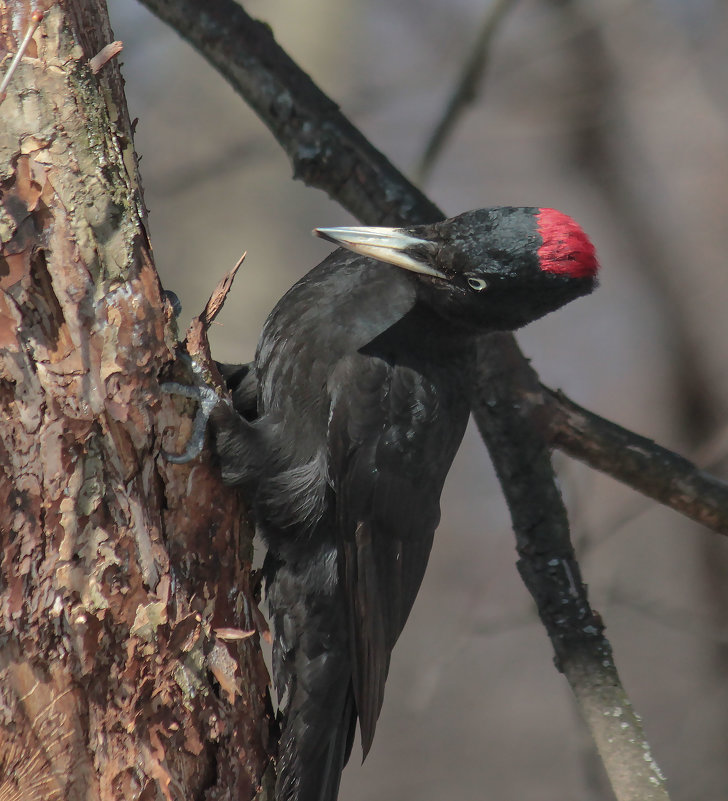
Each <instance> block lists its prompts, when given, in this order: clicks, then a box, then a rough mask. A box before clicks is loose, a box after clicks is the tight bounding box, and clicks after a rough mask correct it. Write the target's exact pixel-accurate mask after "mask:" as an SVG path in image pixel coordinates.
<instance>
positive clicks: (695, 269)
mask: <svg viewBox="0 0 728 801" xmlns="http://www.w3.org/2000/svg"><path fill="white" fill-rule="evenodd" d="M109 6H110V12H111V16H112V24H113V26H114V30H115V34H116V37H117V38H119V39H122V40H123V42H124V51H123V53H122V55H121V59H122V61H123V64H124V66H123V73H124V76H125V78H126V82H127V86H126V88H127V97H128V101H129V108H130V112H131V116H132V118H134V117H138V118H139V122H138V126H137V129H136V146H137V151H138V152H139V154H140V155H141V156H142V162H141V171H142V177H143V181H144V186H145V193H146V201H147V205H148V207H149V209H150V226H151V234H152V241H153V243H154V250H155V255H156V261H157V266H158V269H159V272H160V274H161V276H162V281H163V283H164V285H165V286H166V287H167V288H170V289H173V290H174V291H175V292H177V294H178V295H179V297H180V299H181V301H182V305H183V313H182V319H181V322H182V324H183V326H186V324H187V322H188V321H189V319H190V318H191V317H192V316H194V315H195V314H197V313H198V312H199V311H200V310H201V309H202V307H203V305H204V303H205V301H206V300H207V298H208V296H209V294H210V292H211V290H212V289H213V287H214V285H215V283H216V282H217V280H218V279H219V278H220V277H221V276H222V274H223V273H224V272H225V271H226V270H227V269H229V268H230V267H231V266H232V265H233V264H234V262H235V261H236V260H237V258H238V256H239V255H240V254H241V253H242V251H244V250H247V251H248V257H247V260H246V262H245V265H244V267H243V268H242V271H241V273H240V274H239V277H238V279H237V282H236V284H235V287H234V289H233V292H232V294H231V296H230V298H229V299H228V302H227V305H226V307H225V309H224V311H223V313H222V314H221V316H220V318H219V321H220V322H219V324H218V325H216V326H215V327H214V329H213V331H212V337H211V339H212V343H213V353H214V354H215V356H216V357H217V358H218V359H220V360H223V361H247V360H249V359H251V358H252V356H253V353H254V349H255V343H256V340H257V335H258V332H259V330H260V328H261V326H262V323H263V321H264V319H265V317H266V315H267V313H268V311H269V310H270V309H271V308H272V306H273V305H274V303H275V302H276V300H277V299H278V298H279V297H280V295H281V294H282V293H283V292H284V291H285V290H286V289H287V288H288V287H289V286H290V285H291V284H292V283H293V282H294V281H295V280H296V279H297V278H299V277H300V276H301V275H303V273H305V272H306V271H307V270H308V269H310V268H311V267H312V266H313V265H314V264H316V263H317V262H318V261H320V260H321V259H322V258H323V257H324V256H325V255H326V253H327V252H328V251H329V249H330V248H329V246H328V245H327V244H326V243H324V242H322V241H320V240H315V239H313V238H312V237H311V236H310V234H309V232H310V229H311V228H313V227H314V226H333V225H341V224H346V223H350V222H352V220H351V219H350V218H349V217H348V215H347V214H346V213H345V212H343V211H342V210H341V209H339V208H338V207H337V206H336V205H335V204H333V203H332V202H331V201H329V200H328V198H326V197H325V196H324V195H323V194H322V193H320V192H319V191H317V190H313V189H307V188H306V187H304V186H303V185H302V184H300V183H298V182H294V181H293V180H292V177H291V169H290V166H289V164H288V162H287V160H286V158H285V156H284V155H283V153H282V151H281V150H280V149H279V147H278V145H277V144H276V143H275V141H274V140H273V139H272V137H271V136H270V135H269V134H268V132H267V130H266V129H265V128H264V127H263V125H262V124H261V123H260V122H259V121H258V119H257V118H256V117H255V116H254V114H253V113H252V112H251V111H250V110H249V109H248V108H247V107H246V106H245V105H244V103H243V102H242V101H241V100H240V99H239V98H238V97H237V96H236V95H235V94H234V93H233V92H232V90H231V89H229V88H228V86H227V85H226V84H225V83H224V82H223V81H222V79H221V78H219V77H218V75H217V74H216V73H215V72H214V71H213V70H212V69H211V68H209V67H208V66H207V64H206V63H205V62H204V61H203V60H202V59H201V58H200V57H199V56H198V55H197V54H196V53H195V52H193V51H192V50H191V49H190V48H189V47H188V46H187V45H186V44H185V43H184V42H182V40H180V39H179V38H178V37H177V35H176V34H175V33H174V32H173V31H171V30H169V29H167V28H166V27H165V26H164V25H163V24H162V23H160V22H159V21H157V20H156V19H155V18H154V17H152V16H151V15H150V14H149V13H148V12H147V11H146V10H145V9H144V8H143V7H141V6H140V5H138V4H137V3H136V2H134V0H110V2H109ZM505 6H507V10H506V13H505V14H504V15H503V18H502V20H501V22H500V24H499V25H498V28H497V31H496V35H495V36H494V38H493V41H492V46H491V47H490V50H489V58H488V61H487V72H486V74H485V76H484V80H483V83H482V85H481V87H480V92H479V95H478V98H477V100H476V101H475V103H474V104H473V105H472V106H470V107H469V108H468V110H467V111H466V112H465V114H464V115H463V117H462V119H461V120H460V121H459V123H458V124H457V126H456V129H455V131H454V135H453V137H452V139H450V140H449V141H448V142H447V144H446V146H445V147H444V149H443V152H442V153H441V156H440V157H439V159H438V160H437V162H436V163H435V165H434V168H433V170H432V172H431V174H430V175H429V176H428V177H427V178H426V179H425V178H423V179H422V182H423V183H422V185H423V188H424V189H425V191H426V192H427V193H428V194H429V195H430V196H431V197H432V199H433V200H434V201H435V202H436V203H438V204H439V205H440V206H441V208H443V209H444V210H445V211H446V212H447V213H448V214H456V213H458V212H461V211H465V210H467V209H470V208H475V207H479V206H486V205H508V204H512V205H535V206H555V207H557V208H559V209H562V210H563V211H566V212H568V213H570V214H572V215H573V216H575V217H576V218H577V219H578V220H579V221H580V223H581V224H582V225H583V226H584V228H585V229H586V230H587V231H588V232H589V234H590V235H591V237H592V239H593V241H594V242H595V244H596V246H597V250H598V252H599V254H600V260H601V263H602V283H601V288H600V289H599V290H598V291H597V292H596V293H595V294H594V295H592V296H590V297H588V298H586V299H582V300H579V301H578V302H576V303H574V304H572V305H570V306H568V307H567V308H565V309H564V310H563V311H560V312H559V313H558V314H555V315H552V316H551V317H548V318H546V319H545V320H542V321H540V322H538V323H535V324H534V325H532V326H531V327H529V328H528V329H527V330H525V331H523V332H521V333H519V335H518V339H519V341H520V343H521V346H522V348H523V350H524V351H525V353H526V355H527V356H528V357H529V358H531V359H532V360H533V363H534V365H535V367H536V369H537V370H538V371H539V373H540V375H541V377H542V379H543V380H544V381H545V382H546V383H547V384H549V385H550V386H552V387H558V388H561V389H563V390H564V391H565V392H566V393H567V394H568V395H570V396H571V397H572V398H573V399H574V400H576V401H577V402H578V403H580V404H583V405H585V406H587V407H588V408H590V409H592V410H594V411H596V412H598V413H600V414H602V415H604V416H606V417H608V418H610V419H612V420H615V421H617V422H618V423H620V424H622V425H625V426H627V427H628V428H631V429H633V430H635V431H637V432H639V433H641V434H644V435H647V436H649V437H652V438H654V439H655V440H657V441H658V442H660V443H661V444H663V445H666V446H668V447H671V448H674V449H676V450H679V451H680V452H682V453H684V454H686V455H688V456H689V457H690V458H694V459H696V460H698V461H699V463H700V464H702V465H705V466H708V467H709V468H710V469H711V470H712V471H714V472H716V473H717V474H718V475H721V476H723V477H726V475H727V472H728V466H727V463H726V461H725V456H726V454H727V453H728V437H727V436H726V434H727V431H726V428H725V414H724V410H725V408H726V399H727V398H728V370H727V369H726V368H727V367H728V351H727V349H726V347H725V340H726V334H727V333H728V319H727V314H726V307H727V306H728V265H727V257H726V248H728V235H727V233H728V209H727V207H726V199H725V198H726V187H727V186H728V80H727V79H728V10H727V9H726V6H725V4H724V3H720V2H718V0H652V1H651V2H650V1H649V0H607V1H605V2H600V3H598V2H596V0H592V2H589V0H583V1H580V0H571V2H566V1H564V2H556V1H555V0H519V2H511V3H510V4H508V3H506V4H505ZM245 7H246V9H247V10H248V12H249V13H251V14H252V15H254V16H257V17H260V18H262V19H264V20H266V21H268V22H269V23H270V24H271V26H272V27H273V30H274V31H275V33H276V36H277V38H278V41H279V42H280V43H281V44H282V46H283V47H284V48H286V49H287V50H288V51H289V53H290V54H291V55H292V56H293V57H294V58H295V59H296V60H297V61H298V62H299V63H300V64H301V65H302V66H303V68H304V69H306V70H307V71H308V72H309V73H310V74H311V75H312V77H313V78H314V80H316V81H317V82H318V83H319V84H320V85H321V87H322V88H323V89H324V90H325V91H326V92H327V93H329V94H330V95H331V96H332V97H333V98H334V99H335V100H336V101H337V102H338V103H339V104H340V105H341V106H342V108H343V110H344V112H345V113H346V114H347V115H348V116H349V117H350V118H351V119H352V120H353V121H354V122H355V123H356V124H357V125H358V126H360V127H361V129H362V130H363V132H364V133H365V134H366V135H367V136H368V137H369V138H370V139H371V140H372V141H373V142H374V144H375V145H376V146H377V147H378V148H380V149H381V150H382V151H384V153H386V154H387V155H388V156H389V157H390V159H391V160H392V161H394V163H395V164H397V165H398V166H399V167H400V168H401V169H403V170H404V171H405V172H406V173H408V174H410V175H414V174H415V173H416V169H417V164H418V162H419V160H420V157H421V155H422V152H423V149H424V147H425V144H426V142H427V139H428V136H429V135H430V133H431V131H432V129H433V127H434V125H435V123H436V121H437V120H438V118H439V117H440V116H441V114H442V112H443V109H444V107H445V105H446V103H447V99H448V97H449V96H450V94H451V92H452V91H453V87H454V84H455V82H456V80H457V77H458V75H459V74H460V72H461V70H462V65H463V62H464V60H465V58H466V56H467V53H468V51H469V49H470V47H471V46H472V44H473V42H474V41H475V39H476V37H477V33H478V30H479V28H480V26H481V25H483V24H484V20H485V19H486V18H487V16H488V15H489V14H492V13H493V10H492V7H490V6H489V4H488V3H487V2H479V1H478V0H403V1H402V2H399V3H390V2H385V0H369V2H366V3H363V2H354V0H309V2H307V3H305V4H302V3H296V2H291V0H248V2H246V3H245ZM555 461H556V463H557V467H558V471H559V476H560V481H561V486H562V489H563V492H564V494H565V496H566V500H567V503H568V506H569V510H570V514H571V518H572V522H573V534H574V539H575V542H576V545H577V549H578V553H579V557H580V559H581V563H582V568H583V572H584V577H585V580H586V581H587V582H588V584H589V589H590V594H591V599H592V603H593V605H594V606H595V608H596V609H597V610H599V611H600V612H601V614H602V615H603V617H604V619H605V622H606V624H607V635H608V637H609V638H610V640H611V642H612V644H613V646H614V651H615V656H616V660H617V664H618V666H619V669H620V672H621V676H622V679H623V681H624V683H625V685H626V688H627V691H628V692H629V693H630V694H631V697H632V700H633V702H634V704H635V706H636V708H637V711H638V712H639V713H640V714H641V715H642V717H643V718H644V721H645V726H646V731H647V736H648V738H649V739H650V741H651V743H652V745H653V749H654V754H655V757H656V759H657V761H658V763H659V764H660V766H661V767H662V769H663V771H664V772H665V774H666V775H667V777H668V779H669V781H670V789H671V792H672V796H673V799H675V800H676V801H679V800H680V799H683V800H684V801H695V799H701V801H718V800H719V799H720V800H724V799H726V798H728V758H727V757H728V685H726V682H725V679H724V677H725V676H726V674H728V583H727V582H726V580H725V575H726V570H727V569H728V543H727V542H725V540H723V539H722V538H721V537H720V536H719V535H716V534H713V533H711V532H708V531H706V530H702V529H700V528H698V527H697V526H695V525H693V524H691V523H690V522H688V521H686V520H684V519H682V518H681V517H680V516H678V515H677V514H675V513H673V512H670V511H668V510H666V509H663V508H661V507H659V506H658V505H656V504H654V503H652V502H650V501H647V500H645V499H644V498H642V497H641V496H639V495H637V494H635V493H634V492H632V491H631V490H629V489H627V488H625V487H622V486H620V485H618V484H616V483H615V482H613V481H612V480H611V479H608V478H605V477H604V476H601V475H598V474H596V473H594V472H593V471H591V470H589V469H587V468H585V467H583V466H581V465H579V464H577V463H575V462H573V461H570V460H568V459H566V458H565V457H563V456H561V455H560V454H556V455H555ZM442 505H443V517H442V523H441V525H440V528H439V530H438V534H437V538H436V543H435V548H434V550H433V554H432V558H431V563H430V567H429V571H428V574H427V577H426V579H425V582H424V585H423V588H422V591H421V593H420V597H419V598H418V601H417V603H416V604H415V608H414V612H413V614H412V616H411V618H410V621H409V623H408V625H407V627H406V629H405V631H404V634H403V635H402V638H401V640H400V642H399V644H398V646H397V648H396V649H395V652H394V658H393V662H392V668H391V673H390V678H389V682H388V685H387V696H386V699H385V704H384V710H383V713H382V716H381V718H380V721H379V727H378V730H377V736H376V738H375V741H374V746H373V748H372V751H371V754H370V756H369V757H368V759H367V761H366V763H365V764H364V765H363V766H361V765H359V759H358V758H357V754H356V750H355V752H354V755H353V757H352V760H351V764H350V765H349V767H348V768H347V769H346V771H345V772H344V779H343V785H342V792H341V798H342V799H343V801H365V799H366V800H367V801H370V800H371V801H373V800H374V799H377V801H379V800H380V799H390V798H391V799H395V798H396V799H398V801H405V800H407V799H411V800H412V801H414V800H415V799H417V801H442V799H446V798H455V797H456V798H458V799H459V800H460V801H475V799H483V798H493V799H495V798H497V799H517V800H518V801H531V800H533V801H557V800H558V801H571V799H574V800H578V801H597V799H609V798H611V797H612V796H611V792H610V790H609V788H608V786H607V785H606V783H605V779H604V777H603V776H602V774H601V769H600V767H599V765H598V762H597V760H596V758H595V756H594V754H593V751H592V748H591V746H590V742H589V738H588V736H587V734H586V732H585V730H584V727H583V726H582V724H581V722H580V719H579V717H578V714H577V712H576V709H575V706H574V704H573V702H572V700H571V697H570V693H569V690H568V687H567V685H566V682H565V680H564V679H563V678H562V676H561V675H560V674H559V673H557V672H556V670H555V669H554V667H553V663H552V651H551V647H550V644H549V642H548V640H547V638H546V635H545V633H544V632H543V630H542V628H541V627H540V625H539V623H538V621H537V619H536V616H535V613H534V609H533V605H532V603H531V600H530V597H529V596H528V594H527V592H526V590H525V589H524V587H523V585H522V584H521V582H520V580H519V578H518V575H517V573H516V570H515V567H514V563H515V551H514V543H513V537H512V534H511V529H510V524H509V517H508V514H507V511H506V508H505V504H504V502H503V499H502V498H501V494H500V491H499V488H498V485H497V482H496V480H495V477H494V474H493V470H492V468H491V465H490V462H489V459H488V455H487V452H486V450H485V448H484V447H483V446H482V444H481V442H480V440H479V438H478V436H477V433H476V432H475V430H474V429H473V430H471V431H470V432H469V435H468V437H467V438H466V441H465V443H464V444H463V447H462V450H461V452H460V454H459V456H458V458H457V461H456V463H455V465H454V467H453V470H452V472H451V474H450V477H449V480H448V484H447V487H446V491H445V493H444V496H443V504H442Z"/></svg>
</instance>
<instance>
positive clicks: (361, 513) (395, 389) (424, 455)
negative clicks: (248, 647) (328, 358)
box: [328, 354, 467, 755]
mask: <svg viewBox="0 0 728 801" xmlns="http://www.w3.org/2000/svg"><path fill="white" fill-rule="evenodd" d="M330 386H331V387H332V393H331V397H332V405H331V413H330V418H329V429H328V440H329V479H330V481H331V483H332V485H333V487H334V491H335V494H336V510H337V536H338V540H339V553H340V572H341V574H342V575H341V579H342V583H343V586H344V587H345V593H346V600H347V606H348V614H349V630H350V640H351V658H352V663H353V682H354V694H355V698H356V705H357V712H358V715H359V721H360V727H361V734H362V747H363V750H364V754H365V755H366V753H367V751H368V750H369V746H370V745H371V741H372V738H373V736H374V729H375V726H376V722H377V718H378V716H379V711H380V709H381V705H382V699H383V696H384V684H385V681H386V678H387V672H388V668H389V656H390V653H391V650H392V647H393V646H394V643H395V641H396V640H397V637H398V636H399V634H400V632H401V631H402V627H403V626H404V623H405V621H406V619H407V616H408V614H409V611H410V609H411V607H412V603H413V601H414V598H415V595H416V594H417V591H418V589H419V586H420V582H421V581H422V576H423V574H424V571H425V567H426V565H427V559H428V556H429V553H430V548H431V545H432V537H433V533H434V530H435V527H436V526H437V523H438V521H439V514H440V507H439V500H440V491H441V489H442V484H443V482H444V479H445V475H446V473H447V470H448V468H449V466H450V463H451V461H452V458H453V456H454V453H455V450H456V449H457V446H458V444H459V442H460V439H461V437H462V429H463V428H464V425H465V420H466V419H467V411H465V413H464V415H463V414H462V413H460V414H459V418H460V419H459V420H458V421H456V422H455V423H454V424H453V425H451V426H450V427H448V426H442V425H439V424H438V423H439V422H440V421H439V418H440V405H439V401H438V393H437V392H436V391H435V388H434V386H433V384H432V383H431V381H430V380H428V379H426V378H424V377H423V376H422V375H421V374H420V373H418V372H417V371H416V370H413V369H410V368H406V367H402V366H396V365H392V364H390V363H387V362H386V361H385V360H382V359H376V358H369V357H366V356H364V355H361V354H357V355H356V356H350V357H348V358H346V359H344V360H342V362H340V363H339V365H338V367H337V369H336V370H335V372H334V374H333V375H332V377H331V384H330ZM337 388H338V389H337ZM458 411H460V410H458Z"/></svg>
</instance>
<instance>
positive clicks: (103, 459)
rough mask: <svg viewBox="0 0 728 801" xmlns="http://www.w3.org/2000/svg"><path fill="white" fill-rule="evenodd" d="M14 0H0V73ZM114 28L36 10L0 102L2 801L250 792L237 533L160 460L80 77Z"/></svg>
mask: <svg viewBox="0 0 728 801" xmlns="http://www.w3.org/2000/svg"><path fill="white" fill-rule="evenodd" d="M33 8H34V7H33ZM33 8H31V4H30V3H28V2H13V3H10V4H8V3H7V2H5V3H3V2H0V59H2V66H0V69H2V70H4V69H6V68H7V64H8V62H9V60H10V58H11V57H12V54H13V53H14V52H15V51H16V50H17V46H18V43H19V41H20V40H21V39H22V37H23V34H24V32H25V29H26V27H27V22H28V20H29V18H30V14H31V11H32V10H33ZM113 38H114V37H113V35H112V33H111V30H110V28H109V24H108V18H107V16H106V9H105V5H104V4H103V2H100V0H85V1H82V0H76V1H75V2H70V1H69V2H65V3H62V4H58V5H54V6H52V7H51V8H50V10H49V11H48V13H47V14H46V16H45V18H44V20H43V23H42V24H41V26H40V27H39V29H38V31H37V32H36V33H35V35H34V36H33V39H32V41H31V42H30V46H29V48H28V51H27V54H26V55H25V56H24V57H23V59H22V60H21V62H20V64H19V66H18V69H17V72H16V73H15V75H14V76H13V78H12V80H11V83H10V86H9V87H8V91H7V98H6V99H5V101H4V103H3V104H2V106H0V117H1V118H2V125H0V244H1V246H2V251H1V255H0V542H1V544H2V550H1V552H0V553H1V556H0V799H6V798H7V799H21V798H22V799H44V801H47V800H48V799H69V800H72V799H76V798H79V799H80V798H83V799H92V798H98V799H122V798H123V799H168V800H169V799H177V798H184V799H193V798H203V797H204V798H210V799H213V798H214V799H224V798H231V799H232V798H235V799H244V798H252V797H253V796H254V795H255V793H256V792H257V790H258V787H259V785H260V782H261V776H262V774H263V771H264V770H265V768H266V765H267V762H268V759H269V752H270V750H271V736H270V727H271V713H270V705H269V701H268V695H267V673H266V670H265V667H264V664H263V662H262V659H261V656H260V650H259V641H258V635H257V631H256V629H257V620H258V619H259V616H258V614H257V609H256V607H255V600H254V593H253V591H252V589H251V576H250V567H249V565H250V555H251V547H252V546H251V532H250V530H249V528H248V527H246V526H244V524H243V522H242V521H243V520H244V510H243V508H242V505H241V501H240V499H239V498H238V497H237V495H236V494H235V493H234V492H232V491H230V490H229V489H227V488H225V487H223V486H222V485H221V483H220V478H219V475H218V473H217V471H215V470H214V468H212V467H210V466H209V464H208V463H207V462H209V459H208V460H206V461H204V462H203V461H202V460H200V461H199V462H193V463H192V464H189V465H183V466H178V465H171V464H169V463H167V462H165V460H164V459H163V458H161V457H160V449H161V447H162V444H164V445H165V446H166V447H167V449H169V450H174V447H175V443H173V442H170V439H171V438H172V436H176V437H179V439H180V441H182V440H183V439H184V437H185V435H186V432H187V431H188V430H189V425H190V420H189V413H188V412H187V411H186V410H187V407H188V406H189V403H188V402H186V403H184V404H183V403H180V401H179V400H178V399H173V398H170V397H168V396H165V395H163V394H162V393H160V390H159V376H160V373H161V372H162V371H164V370H169V369H170V368H171V364H172V363H173V361H174V358H175V348H176V342H175V338H174V334H173V329H174V325H173V320H172V311H171V307H170V305H169V303H168V302H167V301H166V299H165V298H164V296H163V294H162V292H161V286H160V283H159V279H158V277H157V274H156V272H155V270H154V266H153V263H152V259H151V249H150V245H149V241H148V238H147V234H146V228H145V214H144V206H143V200H142V195H141V190H140V184H139V179H138V174H137V168H136V157H135V154H134V150H133V143H132V134H131V125H130V122H129V119H128V115H127V111H126V104H125V100H124V95H123V89H122V82H121V78H120V75H119V73H118V70H117V67H116V65H115V64H114V62H113V61H111V62H108V63H106V64H105V65H104V66H103V67H102V68H101V70H100V71H99V73H98V74H97V75H94V73H93V71H92V68H91V66H89V59H91V58H92V57H93V56H94V55H96V53H98V52H99V51H100V50H101V49H102V48H103V47H104V46H105V45H107V44H108V43H110V42H112V41H113ZM178 408H179V409H182V410H185V412H186V413H185V414H181V413H180V412H178V411H177V409H178ZM163 441H164V442H163ZM235 632H240V636H236V635H235ZM250 632H253V633H252V634H250Z"/></svg>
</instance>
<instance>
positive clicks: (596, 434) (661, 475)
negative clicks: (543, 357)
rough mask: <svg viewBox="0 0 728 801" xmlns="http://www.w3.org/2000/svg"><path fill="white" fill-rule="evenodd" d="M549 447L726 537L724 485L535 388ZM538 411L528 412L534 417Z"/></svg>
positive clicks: (727, 498)
mask: <svg viewBox="0 0 728 801" xmlns="http://www.w3.org/2000/svg"><path fill="white" fill-rule="evenodd" d="M536 397H537V398H538V400H537V405H541V404H545V406H544V411H545V414H544V417H543V424H544V427H545V432H546V436H547V437H548V439H549V442H550V443H551V444H552V445H554V446H555V447H557V448H559V449H560V450H562V451H564V453H568V454H569V455H570V456H573V457H574V458H575V459H579V460H580V461H582V462H585V463H586V464H588V465H589V466H590V467H594V468H596V469H597V470H601V471H602V472H603V473H607V474H608V475H610V476H612V478H616V479H617V480H618V481H622V482H623V483H625V484H627V485H628V486H630V487H632V488H633V489H636V490H637V491H638V492H641V493H642V494H643V495H647V496H648V497H649V498H654V500H656V501H659V502H660V503H664V504H666V505H667V506H670V507H671V508H672V509H674V510H675V511H677V512H681V513H682V514H684V515H686V516H687V517H689V518H691V519H692V520H695V521H696V522H698V523H702V524H703V525H704V526H707V527H708V528H711V529H713V531H717V532H718V533H719V534H728V484H726V483H725V482H723V481H721V480H720V479H718V478H715V476H712V475H710V474H709V473H706V472H704V471H702V470H700V469H699V468H697V467H696V466H695V465H694V464H693V463H692V462H690V461H688V460H687V459H685V458H683V457H682V456H679V455H678V454H676V453H674V452H673V451H670V450H668V449H667V448H663V447H662V446H660V445H657V444H656V443H655V442H653V441H652V440H651V439H647V437H641V436H639V434H635V433H634V432H632V431H628V430H627V429H626V428H622V427H621V426H619V425H617V424H616V423H612V422H611V421H610V420H605V419H604V418H603V417H599V415H597V414H594V413H593V412H590V411H588V410H587V409H584V408H583V407H581V406H579V405H578V404H576V403H574V401H572V400H569V398H567V397H566V396H565V395H564V394H563V393H561V392H554V391H553V390H551V389H548V388H547V387H543V386H542V387H541V393H539V394H538V396H535V395H532V396H531V399H534V398H536ZM541 413H542V412H539V411H534V414H536V415H540V414H541Z"/></svg>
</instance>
